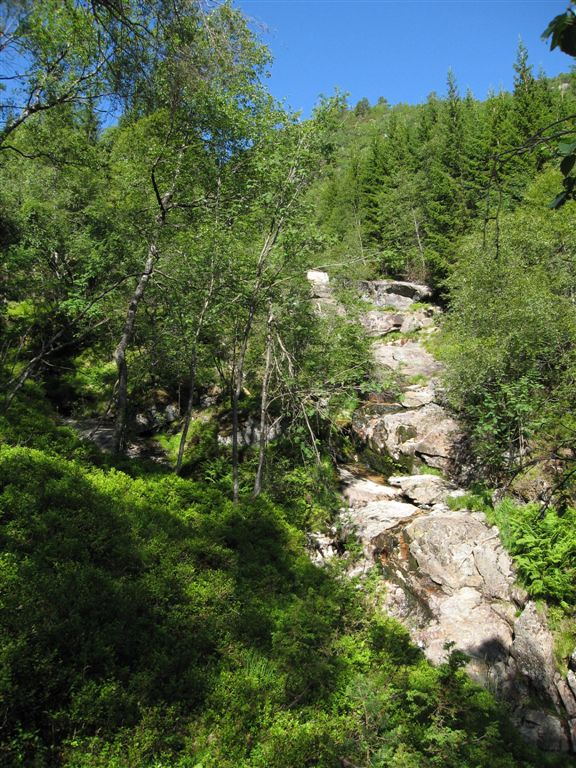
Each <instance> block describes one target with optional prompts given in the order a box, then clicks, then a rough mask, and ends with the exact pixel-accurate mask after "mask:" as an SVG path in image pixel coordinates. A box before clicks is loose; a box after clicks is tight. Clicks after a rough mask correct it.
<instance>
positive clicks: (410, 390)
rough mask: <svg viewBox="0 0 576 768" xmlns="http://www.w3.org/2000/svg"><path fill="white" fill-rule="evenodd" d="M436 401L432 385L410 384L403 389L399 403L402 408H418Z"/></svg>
mask: <svg viewBox="0 0 576 768" xmlns="http://www.w3.org/2000/svg"><path fill="white" fill-rule="evenodd" d="M435 400H436V392H435V388H434V385H433V384H431V383H430V384H426V385H420V384H412V385H411V386H409V387H405V388H404V391H403V392H402V395H401V397H400V403H401V404H402V405H403V406H404V408H420V406H422V405H428V403H433V402H435Z"/></svg>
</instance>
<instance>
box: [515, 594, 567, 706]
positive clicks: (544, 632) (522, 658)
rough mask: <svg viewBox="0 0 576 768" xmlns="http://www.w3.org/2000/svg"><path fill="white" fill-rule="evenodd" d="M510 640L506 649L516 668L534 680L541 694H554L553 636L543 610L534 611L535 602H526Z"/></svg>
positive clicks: (535, 609)
mask: <svg viewBox="0 0 576 768" xmlns="http://www.w3.org/2000/svg"><path fill="white" fill-rule="evenodd" d="M514 631H515V635H514V642H513V643H512V647H511V648H510V653H511V655H512V656H513V657H514V659H515V661H516V665H517V667H518V671H519V672H520V673H521V674H523V675H524V676H525V677H528V678H529V679H530V680H533V681H534V684H535V686H536V687H538V688H540V690H541V692H542V693H543V694H547V695H549V696H550V695H551V696H552V698H556V699H557V696H556V697H554V693H552V694H551V691H552V692H553V691H554V690H555V688H554V679H555V675H556V665H555V662H554V639H553V637H552V634H551V633H550V630H549V629H548V624H547V622H546V616H545V614H541V613H539V612H538V609H537V608H536V605H535V604H534V603H533V602H529V603H528V604H527V605H526V607H525V608H524V610H523V611H522V613H521V614H520V616H519V618H518V620H517V621H516V624H515V626H514Z"/></svg>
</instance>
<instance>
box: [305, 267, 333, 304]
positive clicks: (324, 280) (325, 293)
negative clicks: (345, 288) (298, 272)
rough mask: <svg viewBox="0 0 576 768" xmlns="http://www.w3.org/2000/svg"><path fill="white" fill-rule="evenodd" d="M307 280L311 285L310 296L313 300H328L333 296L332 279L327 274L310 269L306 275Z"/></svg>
mask: <svg viewBox="0 0 576 768" xmlns="http://www.w3.org/2000/svg"><path fill="white" fill-rule="evenodd" d="M306 279H307V280H308V282H309V283H310V295H311V297H312V298H313V299H327V298H330V297H331V296H332V291H331V289H330V277H329V275H328V273H327V272H322V271H321V270H319V269H310V270H308V272H307V273H306Z"/></svg>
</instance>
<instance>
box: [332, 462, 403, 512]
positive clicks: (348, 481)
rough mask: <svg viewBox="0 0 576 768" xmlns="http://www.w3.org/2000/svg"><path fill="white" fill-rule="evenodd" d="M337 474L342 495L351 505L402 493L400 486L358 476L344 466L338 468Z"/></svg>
mask: <svg viewBox="0 0 576 768" xmlns="http://www.w3.org/2000/svg"><path fill="white" fill-rule="evenodd" d="M338 474H339V476H340V482H341V484H342V496H344V498H345V499H346V501H347V502H348V504H349V505H350V506H352V507H353V506H362V505H364V504H369V503H370V502H371V501H389V500H391V499H397V498H398V497H399V496H401V495H402V491H401V489H400V488H392V487H391V486H389V485H384V484H382V483H375V482H374V481H373V480H368V479H366V478H363V477H358V476H357V475H353V474H352V472H350V471H349V470H347V469H345V468H344V467H340V468H339V470H338Z"/></svg>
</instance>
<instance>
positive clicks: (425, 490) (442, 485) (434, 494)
mask: <svg viewBox="0 0 576 768" xmlns="http://www.w3.org/2000/svg"><path fill="white" fill-rule="evenodd" d="M388 482H389V484H390V485H391V486H396V487H397V488H399V489H400V491H401V492H402V494H403V495H404V496H406V497H407V498H408V499H409V500H410V501H412V502H414V504H418V505H419V506H432V505H433V504H439V503H441V502H444V501H446V499H447V497H448V496H449V495H450V494H451V493H453V492H454V491H455V490H456V489H455V487H454V486H453V485H452V484H451V483H449V482H448V481H446V480H445V479H444V478H443V477H436V476H435V475H395V476H393V477H389V478H388Z"/></svg>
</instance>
